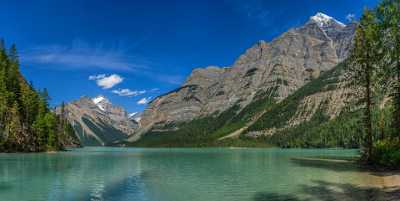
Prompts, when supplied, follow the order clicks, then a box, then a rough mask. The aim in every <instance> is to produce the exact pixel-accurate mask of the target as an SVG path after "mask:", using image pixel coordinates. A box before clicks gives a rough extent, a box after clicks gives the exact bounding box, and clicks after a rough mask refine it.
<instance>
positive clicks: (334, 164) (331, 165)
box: [291, 158, 366, 172]
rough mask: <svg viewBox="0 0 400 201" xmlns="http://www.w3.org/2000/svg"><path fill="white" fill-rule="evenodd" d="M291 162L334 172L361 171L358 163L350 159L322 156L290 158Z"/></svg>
mask: <svg viewBox="0 0 400 201" xmlns="http://www.w3.org/2000/svg"><path fill="white" fill-rule="evenodd" d="M291 162H292V163H294V164H296V165H298V166H301V167H307V168H320V169H327V170H331V171H336V172H347V171H357V172H363V171H366V170H363V169H362V168H361V167H360V166H359V165H357V164H356V163H355V162H353V161H350V160H332V159H323V158H292V159H291Z"/></svg>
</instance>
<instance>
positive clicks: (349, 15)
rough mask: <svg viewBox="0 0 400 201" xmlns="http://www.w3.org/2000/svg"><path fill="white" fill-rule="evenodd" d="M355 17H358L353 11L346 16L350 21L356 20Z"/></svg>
mask: <svg viewBox="0 0 400 201" xmlns="http://www.w3.org/2000/svg"><path fill="white" fill-rule="evenodd" d="M355 17H356V16H355V15H354V14H353V13H349V14H347V16H346V19H347V20H348V21H349V22H352V21H354V19H355Z"/></svg>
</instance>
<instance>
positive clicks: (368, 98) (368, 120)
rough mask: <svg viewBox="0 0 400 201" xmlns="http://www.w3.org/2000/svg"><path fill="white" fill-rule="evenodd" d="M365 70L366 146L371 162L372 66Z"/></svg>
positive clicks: (368, 158)
mask: <svg viewBox="0 0 400 201" xmlns="http://www.w3.org/2000/svg"><path fill="white" fill-rule="evenodd" d="M366 67H367V68H366V69H365V81H366V82H365V103H366V109H365V128H366V134H367V136H366V144H367V145H366V146H367V154H368V155H367V160H368V161H370V160H371V157H372V147H373V144H372V124H371V106H372V100H371V77H370V68H371V67H370V66H369V65H368V64H367V66H366Z"/></svg>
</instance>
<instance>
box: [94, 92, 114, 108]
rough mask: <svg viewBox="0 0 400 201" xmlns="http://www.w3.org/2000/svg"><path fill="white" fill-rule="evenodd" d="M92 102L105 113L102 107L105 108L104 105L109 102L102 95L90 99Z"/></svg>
mask: <svg viewBox="0 0 400 201" xmlns="http://www.w3.org/2000/svg"><path fill="white" fill-rule="evenodd" d="M92 101H93V103H94V104H95V105H97V107H98V108H99V109H100V110H102V111H106V109H105V108H104V107H105V105H106V104H109V103H110V101H109V100H108V99H107V98H106V97H104V96H102V95H99V96H96V97H95V98H92Z"/></svg>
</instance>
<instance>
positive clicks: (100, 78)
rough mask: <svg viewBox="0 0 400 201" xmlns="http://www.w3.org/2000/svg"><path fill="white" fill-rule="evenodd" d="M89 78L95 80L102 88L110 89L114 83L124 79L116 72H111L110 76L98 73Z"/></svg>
mask: <svg viewBox="0 0 400 201" xmlns="http://www.w3.org/2000/svg"><path fill="white" fill-rule="evenodd" d="M89 80H95V81H96V84H97V85H98V86H99V87H101V88H103V89H110V88H112V87H114V86H115V85H117V84H119V83H121V82H122V81H123V80H124V78H123V77H121V76H119V75H117V74H112V75H110V76H106V75H105V74H100V75H91V76H89Z"/></svg>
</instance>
